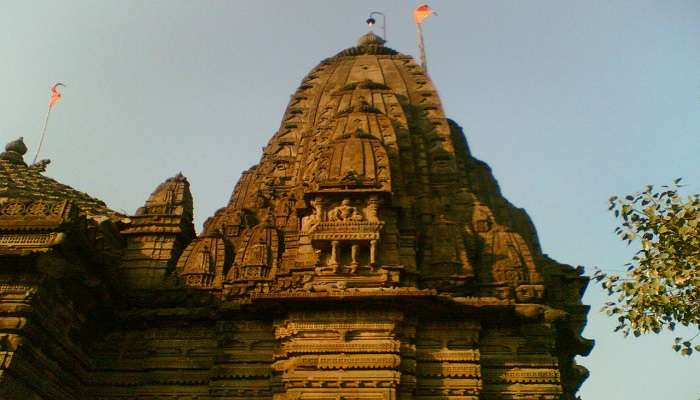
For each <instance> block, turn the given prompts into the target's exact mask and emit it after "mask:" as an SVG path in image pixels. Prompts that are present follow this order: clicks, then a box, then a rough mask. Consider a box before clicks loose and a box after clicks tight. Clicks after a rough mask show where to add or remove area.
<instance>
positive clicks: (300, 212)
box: [0, 33, 592, 400]
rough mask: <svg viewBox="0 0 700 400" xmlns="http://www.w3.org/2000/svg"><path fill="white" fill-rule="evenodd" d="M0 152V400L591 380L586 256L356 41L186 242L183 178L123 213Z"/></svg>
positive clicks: (334, 398) (348, 395) (518, 388)
mask: <svg viewBox="0 0 700 400" xmlns="http://www.w3.org/2000/svg"><path fill="white" fill-rule="evenodd" d="M5 149H6V151H5V152H4V153H2V154H1V155H0V398H3V399H32V400H39V399H42V400H44V399H45V400H49V399H51V400H54V399H56V400H75V399H100V400H112V399H115V400H116V399H154V400H155V399H158V400H165V399H172V400H208V399H274V400H291V399H295V400H341V399H343V400H375V399H376V400H389V399H391V400H394V399H400V400H404V399H420V400H437V399H445V400H476V399H484V400H496V399H527V400H535V399H537V400H550V399H552V400H553V399H570V400H571V399H574V398H575V396H576V391H577V389H578V387H579V386H580V384H581V383H582V381H583V380H584V379H585V378H586V376H587V375H588V373H587V371H586V370H585V368H583V367H580V366H578V365H577V364H576V362H575V361H574V358H575V357H576V356H577V355H586V354H587V353H588V352H589V351H590V349H591V347H592V341H590V340H587V339H584V338H582V337H581V336H580V333H581V330H582V329H583V327H584V325H585V323H586V314H587V312H588V307H587V306H584V305H582V304H581V296H582V293H583V291H584V289H585V287H586V285H587V283H588V279H587V278H586V277H585V276H583V271H582V268H580V267H579V268H572V267H571V266H569V265H563V264H560V263H557V262H556V261H554V260H552V259H550V258H548V257H547V256H546V255H545V254H543V253H542V250H541V249H540V245H539V243H538V239H537V235H536V232H535V229H534V226H533V224H532V222H531V221H530V219H529V217H528V215H527V214H526V213H525V211H524V210H522V209H519V208H516V207H514V206H513V205H512V204H510V203H509V202H508V201H507V200H506V199H504V198H503V197H502V195H501V193H500V191H499V187H498V184H497V182H496V181H495V179H494V178H493V176H492V174H491V171H490V169H489V167H488V166H487V165H486V164H485V163H484V162H482V161H479V160H477V159H475V158H473V157H472V156H471V155H470V151H469V147H468V145H467V141H466V139H465V136H464V134H463V132H462V130H461V128H460V127H459V126H458V125H457V124H456V123H455V122H453V121H451V120H450V119H448V118H446V116H445V115H444V113H443V110H442V106H441V104H440V98H439V97H438V94H437V91H436V89H435V87H434V86H433V84H432V83H431V81H430V78H429V77H428V76H427V75H426V73H425V71H424V70H423V69H422V68H421V67H420V66H419V65H418V64H416V62H415V61H414V60H413V59H412V58H411V57H409V56H406V55H403V54H400V53H398V52H396V51H394V50H392V49H390V48H388V47H385V46H384V40H383V39H382V38H380V37H378V36H376V35H374V34H372V33H369V34H366V35H364V36H362V37H361V38H360V39H359V42H358V44H357V46H355V47H351V48H348V49H346V50H343V51H341V52H340V53H338V54H336V55H335V56H333V57H330V58H327V59H325V60H323V61H321V63H320V64H319V65H318V66H317V67H315V68H314V69H313V70H312V71H311V72H310V73H309V74H308V75H307V76H306V77H305V78H304V79H303V80H302V82H301V85H300V86H299V89H298V90H297V91H296V92H295V93H294V94H293V95H292V97H291V101H290V103H289V106H288V107H287V109H286V111H285V113H284V115H283V117H282V122H281V126H280V128H279V131H277V133H275V135H274V136H273V137H272V138H271V139H270V141H269V143H268V144H267V146H266V147H265V148H264V151H263V154H262V158H261V160H260V163H259V164H258V165H256V166H254V167H252V168H250V169H249V170H247V171H245V172H244V173H243V175H242V176H241V178H240V180H239V182H238V183H237V184H236V186H235V187H234V188H233V194H232V195H231V198H230V199H229V200H228V203H226V205H225V207H223V208H221V209H220V210H218V211H217V212H216V213H215V214H214V215H213V216H212V217H211V218H209V219H208V220H207V221H206V222H205V224H204V227H203V230H202V232H201V234H199V235H197V234H196V233H195V229H194V226H193V224H192V215H193V199H192V195H191V193H190V190H189V183H188V181H187V179H186V178H185V177H184V176H182V175H180V174H178V175H177V176H174V177H172V178H169V179H167V180H165V182H163V183H161V184H160V185H159V186H157V187H156V189H155V191H154V192H153V193H152V194H151V195H150V197H148V199H147V200H146V202H145V204H144V205H143V207H141V208H139V209H138V210H137V211H136V213H135V214H134V215H130V216H127V215H123V214H121V213H119V212H116V211H113V210H111V209H110V208H108V207H107V206H106V205H105V204H104V203H103V202H102V201H100V200H97V199H95V198H92V197H90V196H88V195H86V194H84V193H81V192H79V191H77V190H74V189H72V188H70V187H68V186H66V185H63V184H61V183H59V182H56V181H55V180H52V179H50V178H48V177H46V176H45V175H44V174H43V173H44V170H45V169H46V164H47V163H48V161H42V162H39V163H37V164H34V165H29V166H28V165H27V164H26V163H25V161H24V159H23V155H24V154H25V153H26V152H27V148H26V146H25V145H24V143H23V142H22V141H21V139H20V140H17V141H15V142H12V143H9V144H8V145H7V146H6V148H5ZM144 197H145V196H144Z"/></svg>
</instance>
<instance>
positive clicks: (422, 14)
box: [413, 4, 437, 24]
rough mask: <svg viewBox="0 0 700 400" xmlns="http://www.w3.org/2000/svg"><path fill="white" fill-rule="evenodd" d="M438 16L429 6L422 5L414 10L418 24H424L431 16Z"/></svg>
mask: <svg viewBox="0 0 700 400" xmlns="http://www.w3.org/2000/svg"><path fill="white" fill-rule="evenodd" d="M433 14H435V15H437V13H436V12H435V10H433V9H432V8H430V6H428V5H427V4H421V5H419V6H418V7H416V9H415V10H413V17H414V18H415V19H416V23H417V24H420V23H421V22H423V20H424V19H426V18H428V17H429V16H431V15H433Z"/></svg>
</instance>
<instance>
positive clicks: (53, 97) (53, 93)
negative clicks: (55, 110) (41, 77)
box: [49, 83, 66, 108]
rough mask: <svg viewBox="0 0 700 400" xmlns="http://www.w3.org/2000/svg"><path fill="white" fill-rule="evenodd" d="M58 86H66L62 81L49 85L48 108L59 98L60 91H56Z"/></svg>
mask: <svg viewBox="0 0 700 400" xmlns="http://www.w3.org/2000/svg"><path fill="white" fill-rule="evenodd" d="M59 86H66V85H64V84H62V83H57V84H55V85H53V86H51V99H50V100H49V108H51V107H53V106H54V104H56V103H58V101H59V100H61V93H59V92H58V87H59Z"/></svg>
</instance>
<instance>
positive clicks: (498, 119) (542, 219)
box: [0, 0, 700, 400]
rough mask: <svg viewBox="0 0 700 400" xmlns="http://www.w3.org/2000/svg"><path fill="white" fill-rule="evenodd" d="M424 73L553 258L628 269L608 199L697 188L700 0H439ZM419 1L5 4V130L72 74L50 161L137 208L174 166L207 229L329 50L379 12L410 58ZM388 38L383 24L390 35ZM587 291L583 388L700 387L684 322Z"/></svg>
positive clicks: (624, 393)
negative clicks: (675, 345) (620, 325)
mask: <svg viewBox="0 0 700 400" xmlns="http://www.w3.org/2000/svg"><path fill="white" fill-rule="evenodd" d="M429 4H430V5H431V6H432V7H433V8H434V9H436V10H437V11H438V12H439V15H438V16H437V17H431V18H430V19H428V20H426V21H425V24H424V33H425V40H426V48H427V53H428V64H429V67H430V75H431V77H432V79H433V80H434V82H435V84H436V86H437V88H438V90H439V92H440V95H441V97H442V101H443V105H444V107H445V110H446V113H447V114H448V116H449V117H450V118H452V119H454V120H455V121H457V122H458V123H460V124H461V125H462V126H463V127H464V129H465V132H466V134H467V138H468V140H469V144H470V147H471V149H472V152H473V153H474V155H475V156H476V157H478V158H480V159H482V160H484V161H486V162H487V163H488V164H489V165H490V166H491V167H492V168H493V172H494V174H495V176H496V178H497V179H498V180H499V182H500V184H501V188H502V190H503V193H504V195H505V196H506V197H507V198H508V199H509V200H511V201H512V202H513V203H514V204H516V205H517V206H520V207H524V208H525V209H526V210H527V211H528V212H529V214H530V216H531V217H532V219H533V220H534V222H535V225H536V227H537V229H538V232H539V236H540V240H541V242H542V246H543V249H544V251H545V252H546V253H548V254H549V255H550V256H552V257H553V258H555V259H557V260H559V261H561V262H565V263H569V264H574V265H579V264H580V265H584V266H586V267H587V268H588V270H589V271H592V270H591V269H590V268H591V267H593V266H600V267H602V268H604V269H606V270H609V271H615V270H621V269H623V267H622V265H623V264H624V263H625V262H626V261H627V260H628V259H629V258H630V257H631V255H632V254H631V253H632V251H631V249H629V248H627V247H626V246H625V245H623V244H622V243H621V242H619V241H618V240H617V238H616V237H615V235H614V234H613V232H612V231H613V228H614V220H613V219H612V218H611V216H610V215H608V212H607V210H606V200H607V198H608V197H609V196H610V195H612V194H626V193H628V192H633V191H636V190H639V189H642V188H643V187H644V185H646V184H648V183H653V184H664V183H669V182H670V181H671V180H672V179H674V178H676V177H680V176H682V177H684V179H685V180H686V181H687V183H688V184H689V188H688V190H689V192H700V173H699V169H698V165H699V164H700V163H699V161H698V160H699V154H700V129H699V128H700V1H697V0H694V1H681V0H672V1H646V0H636V1H623V0H608V1H602V0H600V1H594V2H591V1H568V2H563V1H555V0H551V1H545V0H537V1H502V0H490V1H446V0H443V1H437V0H436V1H432V2H430V3H429ZM414 5H415V3H414V2H407V1H398V0H397V1H361V0H356V1H352V2H350V1H343V2H341V1H294V2H291V1H245V2H244V1H197V2H194V1H174V0H173V1H126V0H125V1H100V2H94V1H70V2H55V1H31V2H27V1H8V0H5V1H3V2H2V10H1V12H0V27H2V32H1V33H0V60H2V62H0V87H2V96H0V139H2V142H3V143H5V142H7V141H9V140H12V139H14V138H16V137H17V136H24V137H25V142H26V143H27V145H28V146H29V148H30V154H29V156H33V152H34V150H35V149H36V146H37V144H38V141H39V134H40V130H41V124H42V121H43V117H44V113H45V107H46V101H47V99H48V87H49V86H50V85H51V84H52V83H53V82H55V81H62V82H65V83H66V84H67V85H68V87H67V88H65V90H64V98H63V100H62V102H61V103H60V104H59V105H58V106H57V107H56V109H55V112H54V113H53V115H52V117H51V118H52V119H51V122H50V126H49V133H48V139H47V142H46V144H45V148H44V152H43V154H42V155H41V157H42V158H43V157H46V158H50V159H51V160H52V164H51V165H50V166H49V168H48V171H47V174H48V175H49V176H51V177H54V178H56V179H58V180H60V181H62V182H64V183H67V184H70V185H71V186H73V187H75V188H78V189H80V190H83V191H86V192H88V193H90V194H92V195H93V196H96V197H99V198H101V199H103V200H105V201H106V202H107V203H108V204H109V205H110V206H111V207H112V208H114V209H119V210H124V211H126V212H129V213H133V212H134V211H135V209H136V208H137V207H139V206H140V205H142V204H143V202H144V201H145V200H146V198H147V197H148V195H149V194H150V192H151V191H152V190H153V189H154V188H155V187H156V186H157V185H158V183H160V182H161V181H163V180H164V179H165V178H167V177H169V176H172V175H175V174H176V173H177V172H179V171H182V172H183V173H184V174H185V175H186V176H187V177H188V178H189V180H190V182H191V185H192V191H193V194H194V197H195V202H196V222H197V227H198V229H199V228H201V223H202V222H203V221H204V219H206V218H207V217H208V216H210V215H212V214H213V212H214V211H215V210H216V209H217V208H219V207H221V206H223V205H225V204H226V202H227V199H228V197H229V195H230V193H231V190H232V188H233V185H234V184H235V182H236V181H237V180H238V177H239V176H240V173H241V172H242V171H243V170H245V169H246V168H248V167H250V166H251V165H253V164H255V163H256V162H257V161H258V160H259V157H260V155H261V152H260V148H261V147H262V146H263V145H265V143H267V141H268V140H269V138H270V137H271V136H272V134H273V133H274V132H275V131H276V130H277V128H278V127H279V123H280V119H281V117H282V113H283V111H284V108H285V107H286V103H287V101H288V100H289V96H290V95H291V94H292V93H293V91H294V90H295V88H296V87H297V85H298V84H299V82H300V80H301V78H302V77H303V76H304V75H305V74H306V73H307V72H308V70H310V69H311V68H312V67H313V66H314V65H316V64H317V63H318V62H319V61H320V60H322V59H323V58H325V57H328V56H330V55H333V54H335V53H336V52H337V51H338V50H341V49H343V48H346V47H349V46H351V45H353V44H354V43H355V40H356V39H357V37H359V36H360V35H362V34H363V33H365V32H366V31H367V28H366V25H365V24H364V20H365V19H366V18H367V15H368V14H369V12H370V11H373V10H379V11H382V12H384V13H385V14H386V15H387V16H388V24H387V25H388V26H387V28H388V34H387V36H388V38H387V39H388V41H389V42H388V45H389V46H390V47H393V48H395V49H397V50H399V51H401V52H403V53H408V54H413V55H416V54H417V50H416V43H415V26H414V25H413V23H412V19H411V10H412V7H413V6H414ZM378 32H379V31H378ZM603 301H605V298H604V296H603V294H602V291H601V290H599V289H598V288H597V287H595V286H594V285H591V286H590V287H589V290H588V292H587V294H586V297H585V302H586V303H587V304H591V305H592V312H591V314H590V317H589V325H588V327H587V329H586V331H585V336H587V337H590V338H593V339H595V340H596V341H597V344H596V347H595V349H594V350H593V353H592V354H591V355H590V356H589V357H586V358H582V359H581V360H580V363H581V364H583V365H585V366H586V367H588V368H589V369H590V370H591V377H590V378H589V379H588V381H587V382H586V383H585V384H584V385H583V387H582V389H581V391H580V394H581V396H582V397H583V399H636V400H641V399H658V398H661V397H663V398H669V399H674V400H675V399H693V400H696V399H697V398H698V397H699V396H700V380H699V379H698V376H700V355H698V356H697V357H694V358H690V359H689V358H681V357H679V356H677V355H676V354H675V353H673V352H672V351H671V349H670V347H671V340H672V337H673V335H666V334H664V335H654V336H650V337H645V338H641V339H622V338H621V336H619V335H617V334H613V333H612V332H611V331H612V329H613V328H614V325H615V324H614V321H613V320H610V319H608V318H607V317H605V316H603V315H601V314H600V313H599V312H598V309H599V308H600V304H601V303H602V302H603Z"/></svg>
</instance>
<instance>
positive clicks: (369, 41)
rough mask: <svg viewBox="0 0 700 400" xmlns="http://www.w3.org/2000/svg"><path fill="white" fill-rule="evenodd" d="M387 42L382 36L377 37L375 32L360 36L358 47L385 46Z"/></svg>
mask: <svg viewBox="0 0 700 400" xmlns="http://www.w3.org/2000/svg"><path fill="white" fill-rule="evenodd" d="M384 43H386V40H384V39H382V37H381V36H378V35H376V34H375V33H374V32H368V33H365V34H364V35H362V36H360V38H359V39H357V45H358V46H383V45H384Z"/></svg>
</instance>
